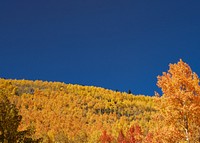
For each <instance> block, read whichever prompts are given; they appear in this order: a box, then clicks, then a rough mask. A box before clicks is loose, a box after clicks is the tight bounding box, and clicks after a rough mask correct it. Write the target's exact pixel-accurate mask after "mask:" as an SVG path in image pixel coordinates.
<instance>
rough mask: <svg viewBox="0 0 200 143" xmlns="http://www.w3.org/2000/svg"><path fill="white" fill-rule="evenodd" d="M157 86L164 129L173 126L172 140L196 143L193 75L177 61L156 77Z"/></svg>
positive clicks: (198, 99)
mask: <svg viewBox="0 0 200 143" xmlns="http://www.w3.org/2000/svg"><path fill="white" fill-rule="evenodd" d="M157 85H158V87H160V88H161V89H162V92H163V95H162V97H161V99H162V103H161V106H160V107H161V108H160V109H161V114H162V115H163V117H164V120H165V122H166V126H168V127H169V128H172V127H173V128H174V130H176V131H174V132H176V133H178V137H177V140H176V141H177V142H187V143H190V142H200V120H199V117H200V86H199V78H198V76H197V74H196V73H194V72H192V70H191V68H190V66H189V65H188V64H186V63H184V62H183V61H182V60H180V61H179V62H178V63H177V64H170V65H169V70H168V72H167V73H166V72H164V73H163V75H162V76H158V82H157ZM168 135H171V136H177V135H173V134H168ZM169 138H170V137H169Z"/></svg>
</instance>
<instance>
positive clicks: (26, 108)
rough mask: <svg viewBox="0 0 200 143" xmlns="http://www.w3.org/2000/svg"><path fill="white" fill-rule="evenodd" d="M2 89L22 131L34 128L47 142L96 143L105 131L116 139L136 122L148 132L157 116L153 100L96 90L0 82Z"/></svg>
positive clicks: (47, 84)
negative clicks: (151, 122)
mask: <svg viewBox="0 0 200 143" xmlns="http://www.w3.org/2000/svg"><path fill="white" fill-rule="evenodd" d="M0 89H3V90H5V91H6V92H7V93H9V94H8V96H9V99H10V101H11V102H12V103H14V104H15V105H16V106H17V107H18V108H19V112H20V114H21V115H22V122H21V125H20V127H19V130H25V129H27V128H28V127H34V128H35V131H36V132H35V134H34V136H33V137H34V138H40V137H42V138H44V140H43V141H44V142H50V141H53V142H56V141H57V142H59V141H63V142H97V141H98V138H99V136H100V134H101V132H102V131H103V130H104V129H106V130H108V132H110V133H111V134H112V135H113V136H117V135H118V132H119V130H120V129H123V130H126V129H127V127H129V126H130V125H132V124H133V123H135V122H137V123H139V124H140V126H142V127H145V131H144V132H147V131H148V129H149V126H150V124H149V121H150V119H151V115H152V114H154V113H155V108H154V104H153V97H148V96H143V95H137V96H136V95H132V94H127V93H121V92H116V91H112V90H108V89H104V88H100V87H94V86H81V85H72V84H65V83H60V82H46V81H38V80H37V81H30V80H12V79H0Z"/></svg>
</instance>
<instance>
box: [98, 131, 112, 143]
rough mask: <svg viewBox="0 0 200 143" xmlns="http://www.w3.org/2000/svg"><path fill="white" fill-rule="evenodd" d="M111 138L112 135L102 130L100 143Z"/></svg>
mask: <svg viewBox="0 0 200 143" xmlns="http://www.w3.org/2000/svg"><path fill="white" fill-rule="evenodd" d="M112 139H113V137H112V136H111V135H108V134H107V132H106V131H103V134H102V135H101V137H100V141H101V143H110V142H111V141H112Z"/></svg>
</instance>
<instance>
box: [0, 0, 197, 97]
mask: <svg viewBox="0 0 200 143" xmlns="http://www.w3.org/2000/svg"><path fill="white" fill-rule="evenodd" d="M199 7H200V1H199V0H192V1H188V0H176V1H175V0H154V1H150V0H148V1H147V0H137V1H136V0H56V1H55V0H4V1H3V0H1V1H0V77H4V78H16V79H31V80H36V79H41V80H48V81H61V82H65V83H73V84H83V85H94V86H100V87H104V88H108V89H113V90H115V89H118V90H119V91H128V90H129V89H130V90H131V91H132V93H134V94H145V95H153V94H154V91H159V89H158V88H157V86H156V81H157V78H156V77H157V76H158V75H161V74H162V72H163V71H167V70H168V64H169V63H175V62H177V61H178V60H179V59H180V58H182V59H183V61H185V62H187V63H188V64H189V65H190V66H191V67H192V69H193V71H195V72H196V73H197V74H199V75H200V60H199V57H200V56H199V55H200V8H199Z"/></svg>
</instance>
